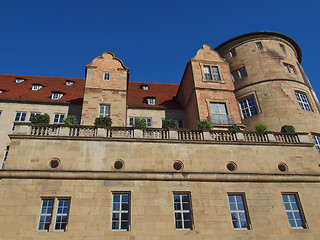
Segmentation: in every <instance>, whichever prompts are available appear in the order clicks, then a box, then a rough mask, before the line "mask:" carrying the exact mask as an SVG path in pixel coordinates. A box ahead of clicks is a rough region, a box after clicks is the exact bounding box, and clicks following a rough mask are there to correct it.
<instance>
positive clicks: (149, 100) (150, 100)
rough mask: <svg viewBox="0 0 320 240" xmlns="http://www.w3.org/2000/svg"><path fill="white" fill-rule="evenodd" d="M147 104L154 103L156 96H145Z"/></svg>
mask: <svg viewBox="0 0 320 240" xmlns="http://www.w3.org/2000/svg"><path fill="white" fill-rule="evenodd" d="M147 102H148V105H155V104H156V98H155V97H149V98H147Z"/></svg>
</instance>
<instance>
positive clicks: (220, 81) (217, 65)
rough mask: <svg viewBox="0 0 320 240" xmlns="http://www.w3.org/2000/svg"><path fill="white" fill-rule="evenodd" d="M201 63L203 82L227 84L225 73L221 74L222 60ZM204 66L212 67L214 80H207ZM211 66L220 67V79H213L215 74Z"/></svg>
mask: <svg viewBox="0 0 320 240" xmlns="http://www.w3.org/2000/svg"><path fill="white" fill-rule="evenodd" d="M199 65H200V69H201V76H202V82H205V83H220V84H225V80H224V77H223V74H221V73H222V71H221V62H210V63H205V62H204V63H199ZM204 66H208V67H210V72H211V76H212V80H206V77H205V73H204V68H203V67H204ZM211 67H217V68H218V71H219V76H220V80H214V79H213V74H212V68H211Z"/></svg>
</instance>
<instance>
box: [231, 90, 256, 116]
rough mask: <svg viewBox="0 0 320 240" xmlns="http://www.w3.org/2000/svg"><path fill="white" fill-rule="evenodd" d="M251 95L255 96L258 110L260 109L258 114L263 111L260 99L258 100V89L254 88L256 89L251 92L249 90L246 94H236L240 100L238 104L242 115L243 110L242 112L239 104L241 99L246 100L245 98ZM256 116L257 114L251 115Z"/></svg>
mask: <svg viewBox="0 0 320 240" xmlns="http://www.w3.org/2000/svg"><path fill="white" fill-rule="evenodd" d="M251 96H253V97H254V101H255V102H256V107H257V110H258V114H257V115H259V113H262V110H261V107H260V104H259V100H258V96H257V93H256V91H255V90H254V91H251V92H248V93H244V94H242V95H240V96H236V99H237V102H238V106H239V113H240V116H241V117H242V112H241V108H240V105H239V101H242V100H244V99H246V98H249V97H251ZM254 116H256V115H253V116H251V117H254ZM242 119H244V118H242Z"/></svg>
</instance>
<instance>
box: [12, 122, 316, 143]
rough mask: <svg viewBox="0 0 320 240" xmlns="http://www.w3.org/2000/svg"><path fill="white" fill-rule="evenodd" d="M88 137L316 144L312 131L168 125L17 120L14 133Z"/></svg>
mask: <svg viewBox="0 0 320 240" xmlns="http://www.w3.org/2000/svg"><path fill="white" fill-rule="evenodd" d="M19 135H20V136H21V135H24V136H35V137H57V136H58V137H69V138H76V137H78V138H79V137H80V138H81V137H85V138H106V139H107V138H110V139H149V140H162V141H163V140H168V141H169V140H176V141H195V142H201V141H210V142H229V143H230V142H238V143H241V142H242V143H278V144H286V145H287V144H288V145H292V144H313V143H312V142H311V141H310V138H309V136H308V133H279V132H247V131H236V132H235V131H221V130H185V129H165V128H132V127H95V126H83V125H74V126H68V125H54V124H47V125H39V124H30V123H16V126H15V130H14V132H12V134H11V136H19Z"/></svg>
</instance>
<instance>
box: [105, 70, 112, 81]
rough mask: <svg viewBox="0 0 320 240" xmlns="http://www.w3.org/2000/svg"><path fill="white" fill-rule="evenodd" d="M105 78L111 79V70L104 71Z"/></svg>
mask: <svg viewBox="0 0 320 240" xmlns="http://www.w3.org/2000/svg"><path fill="white" fill-rule="evenodd" d="M103 80H104V81H110V80H111V72H104V73H103Z"/></svg>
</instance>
